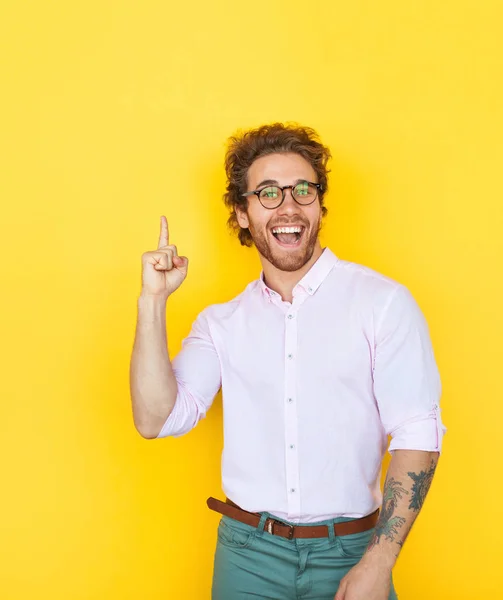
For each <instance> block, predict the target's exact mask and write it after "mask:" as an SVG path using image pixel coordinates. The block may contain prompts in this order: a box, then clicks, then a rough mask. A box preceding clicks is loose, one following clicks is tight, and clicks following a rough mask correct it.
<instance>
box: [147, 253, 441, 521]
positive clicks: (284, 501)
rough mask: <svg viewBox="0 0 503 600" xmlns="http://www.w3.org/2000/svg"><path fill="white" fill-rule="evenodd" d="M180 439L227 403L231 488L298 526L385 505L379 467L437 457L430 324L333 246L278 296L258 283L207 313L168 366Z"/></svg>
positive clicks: (226, 462) (389, 283)
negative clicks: (395, 455) (420, 453)
mask: <svg viewBox="0 0 503 600" xmlns="http://www.w3.org/2000/svg"><path fill="white" fill-rule="evenodd" d="M173 369H174V373H175V376H176V379H177V382H178V397H177V399H176V403H175V406H174V408H173V411H172V413H171V415H170V416H169V418H168V419H167V421H166V423H165V424H164V426H163V428H162V430H161V432H160V433H159V436H158V437H166V436H174V437H177V436H181V435H183V434H185V433H187V432H189V431H190V430H191V429H193V428H194V427H195V426H196V425H197V423H198V421H199V420H200V419H202V418H204V416H205V415H206V412H207V411H208V409H209V408H210V406H211V404H212V402H213V399H214V397H215V395H216V394H217V392H218V391H219V389H220V387H221V388H222V397H223V414H224V419H223V420H224V450H223V454H222V489H223V492H224V493H225V494H226V495H227V497H229V498H230V499H231V500H233V501H234V502H235V503H237V504H238V505H239V506H241V507H242V508H244V509H245V510H249V511H252V512H261V511H267V512H270V513H272V514H273V515H275V516H276V517H278V518H279V519H284V520H288V521H292V522H297V523H312V522H315V521H320V520H325V519H331V518H334V517H341V516H345V517H361V516H364V515H367V514H369V513H371V512H372V511H374V510H375V509H376V508H378V507H379V506H380V505H381V503H382V495H381V491H380V475H381V462H382V459H383V456H384V454H385V452H386V448H387V445H388V438H387V436H388V435H390V436H391V444H390V446H389V450H390V452H391V451H393V450H396V449H409V450H428V451H440V449H441V442H442V437H443V435H444V433H445V427H444V426H443V425H442V421H441V417H440V408H439V398H440V392H441V384H440V378H439V374H438V370H437V367H436V364H435V358H434V355H433V350H432V346H431V342H430V337H429V333H428V326H427V324H426V321H425V319H424V317H423V315H422V313H421V311H420V309H419V307H418V305H417V304H416V302H415V301H414V299H413V297H412V296H411V294H410V292H409V291H408V290H407V289H406V288H405V287H404V286H403V285H401V284H399V283H397V282H395V281H393V280H391V279H389V278H388V277H385V276H383V275H380V274H379V273H377V272H375V271H373V270H371V269H369V268H367V267H364V266H361V265H357V264H355V263H351V262H348V261H344V260H340V259H338V258H337V257H336V256H335V255H334V254H333V253H332V252H331V251H330V250H329V249H328V248H326V249H325V250H324V251H323V254H322V255H321V257H320V258H319V259H318V261H317V262H316V263H315V264H314V265H313V267H312V268H311V269H310V271H309V272H308V273H307V274H306V275H305V276H304V278H303V279H302V280H301V281H300V282H299V283H298V284H297V285H296V286H295V288H294V290H293V302H292V303H289V302H283V300H282V299H281V297H280V296H279V294H277V293H275V292H274V291H273V290H271V289H269V288H268V287H267V286H266V285H265V283H264V279H263V273H262V274H261V276H260V279H258V280H256V281H253V282H251V283H250V284H249V285H248V286H247V287H246V289H245V290H244V291H243V292H242V293H241V294H240V295H239V296H237V297H236V298H234V299H233V300H231V301H230V302H227V303H225V304H217V305H213V306H209V307H208V308H206V309H205V310H203V311H202V312H201V314H200V315H199V316H198V318H197V319H196V321H195V322H194V325H193V328H192V331H191V332H190V335H189V336H188V337H187V338H186V339H185V340H184V342H183V344H182V350H181V351H180V353H179V354H178V355H177V356H176V357H175V359H174V360H173Z"/></svg>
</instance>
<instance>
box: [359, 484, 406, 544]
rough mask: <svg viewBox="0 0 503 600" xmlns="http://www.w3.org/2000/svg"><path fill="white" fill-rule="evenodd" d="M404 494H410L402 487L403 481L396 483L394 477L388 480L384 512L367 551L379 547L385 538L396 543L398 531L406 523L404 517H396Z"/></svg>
mask: <svg viewBox="0 0 503 600" xmlns="http://www.w3.org/2000/svg"><path fill="white" fill-rule="evenodd" d="M403 494H407V495H408V494H409V492H408V491H407V490H406V489H405V488H403V487H402V482H401V481H396V479H394V477H391V478H390V479H386V483H385V484H384V490H383V504H382V512H381V514H380V515H379V520H378V521H377V524H376V527H375V531H374V535H373V536H372V539H371V540H370V543H369V545H368V548H367V550H370V549H371V548H373V547H374V546H377V544H379V542H380V541H381V537H382V536H384V537H385V538H386V539H388V540H389V541H390V542H392V541H394V539H395V537H396V536H397V535H398V530H399V528H400V527H402V525H403V524H404V523H405V519H404V518H403V517H399V516H397V515H394V512H395V509H396V507H397V504H398V500H399V499H401V498H402V495H403Z"/></svg>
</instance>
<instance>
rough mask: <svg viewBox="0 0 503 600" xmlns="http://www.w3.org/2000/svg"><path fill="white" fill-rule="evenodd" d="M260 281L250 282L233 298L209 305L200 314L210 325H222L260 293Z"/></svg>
mask: <svg viewBox="0 0 503 600" xmlns="http://www.w3.org/2000/svg"><path fill="white" fill-rule="evenodd" d="M259 285H260V281H259V280H258V279H257V280H255V281H252V282H250V283H249V284H248V285H247V286H246V288H245V289H244V290H243V291H242V292H240V293H239V294H238V295H237V296H235V297H234V298H232V299H230V300H228V301H226V302H220V303H216V304H210V305H209V306H207V307H206V308H205V309H204V310H203V311H202V312H201V314H200V316H202V317H204V318H205V319H207V320H208V322H210V323H215V322H218V323H222V322H223V321H226V320H228V319H232V317H233V316H234V315H236V313H238V312H239V311H240V310H241V309H242V308H244V307H246V306H247V305H248V304H249V303H250V302H251V301H252V300H253V298H254V297H255V296H256V295H257V294H258V293H259V292H260V289H259Z"/></svg>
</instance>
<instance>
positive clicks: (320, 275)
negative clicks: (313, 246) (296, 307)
mask: <svg viewBox="0 0 503 600" xmlns="http://www.w3.org/2000/svg"><path fill="white" fill-rule="evenodd" d="M338 260H339V259H338V258H337V256H336V255H335V254H334V253H333V252H332V251H331V250H330V248H325V249H324V250H323V252H322V254H321V256H320V257H319V258H318V260H317V261H316V262H315V263H314V265H313V266H312V267H311V268H310V269H309V271H308V272H307V273H306V274H305V275H304V277H303V278H302V279H301V280H300V281H299V283H298V284H297V285H296V286H295V287H294V289H293V294H294V296H295V293H296V290H297V289H298V288H303V289H304V290H305V291H306V292H307V293H308V294H309V295H310V296H312V295H313V294H315V293H316V291H317V289H318V288H319V287H320V285H321V284H322V283H323V282H324V281H325V279H326V277H327V276H328V274H329V273H330V271H331V270H332V268H333V267H334V266H335V264H336V263H337V261H338ZM259 287H260V289H261V290H262V292H263V293H264V294H265V295H266V296H267V297H268V298H271V296H275V295H276V296H277V295H278V294H277V292H274V291H273V290H271V289H270V288H269V287H267V285H266V284H265V282H264V271H261V272H260V278H259Z"/></svg>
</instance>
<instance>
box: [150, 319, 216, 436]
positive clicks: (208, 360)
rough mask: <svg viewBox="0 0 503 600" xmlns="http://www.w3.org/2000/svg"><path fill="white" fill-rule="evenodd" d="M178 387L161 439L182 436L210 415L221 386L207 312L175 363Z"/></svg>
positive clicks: (193, 330) (174, 360)
mask: <svg viewBox="0 0 503 600" xmlns="http://www.w3.org/2000/svg"><path fill="white" fill-rule="evenodd" d="M172 367H173V373H174V375H175V377H176V381H177V384H178V395H177V397H176V402H175V406H174V407H173V410H172V411H171V414H170V415H169V417H168V419H167V420H166V422H165V423H164V425H163V427H162V429H161V431H160V432H159V435H158V436H157V437H158V438H162V437H168V436H172V437H180V436H181V435H184V434H185V433H188V432H189V431H191V430H192V429H194V427H195V426H196V425H197V424H198V422H199V421H200V420H201V419H203V418H204V417H205V416H206V413H207V411H208V410H209V408H210V407H211V405H212V404H213V400H214V399H215V396H216V394H217V393H218V391H219V389H220V386H221V369H220V360H219V358H218V354H217V351H216V349H215V346H214V344H213V341H212V337H211V333H210V327H209V323H208V319H207V317H206V312H205V311H203V312H202V313H201V314H200V315H199V316H198V317H197V319H196V320H195V322H194V323H193V325H192V330H191V332H190V334H189V335H188V337H186V338H185V339H184V340H183V342H182V349H181V350H180V352H179V353H178V354H177V355H176V357H175V358H174V359H173V361H172Z"/></svg>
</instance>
